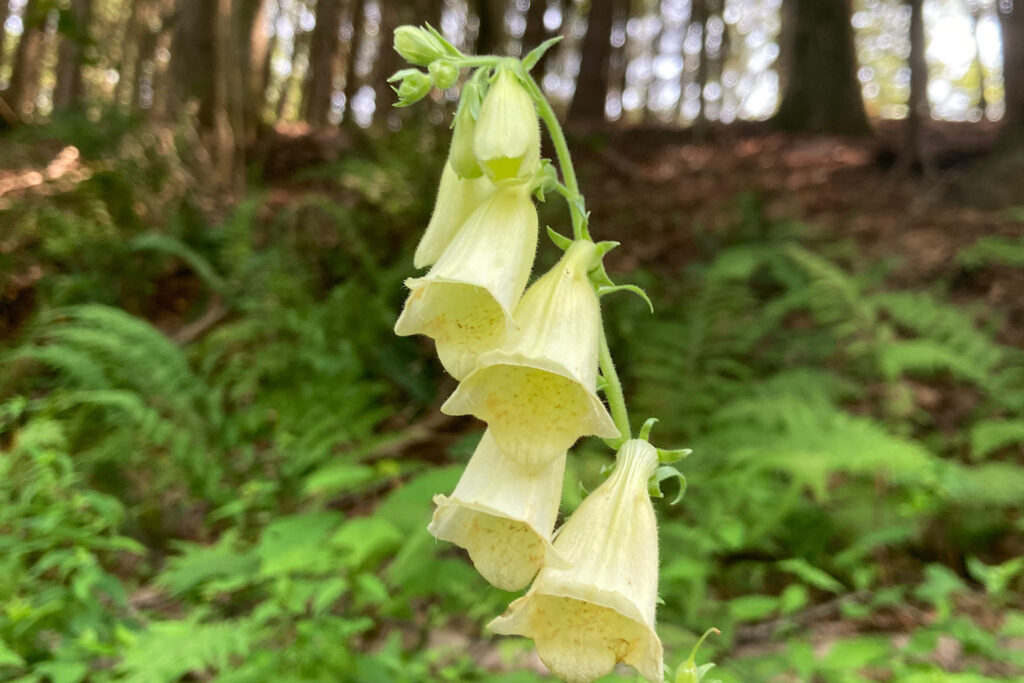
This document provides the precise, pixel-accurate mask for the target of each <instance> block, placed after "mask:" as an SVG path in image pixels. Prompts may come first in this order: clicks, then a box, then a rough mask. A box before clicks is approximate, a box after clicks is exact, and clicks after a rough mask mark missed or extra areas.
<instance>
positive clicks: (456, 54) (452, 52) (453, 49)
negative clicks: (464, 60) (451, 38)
mask: <svg viewBox="0 0 1024 683" xmlns="http://www.w3.org/2000/svg"><path fill="white" fill-rule="evenodd" d="M423 25H424V26H426V27H427V32H428V33H430V35H432V36H434V37H435V38H437V40H438V42H440V43H441V46H442V47H444V49H445V51H446V52H447V53H448V54H450V55H451V56H452V57H465V56H466V55H464V54H462V53H461V52H459V48H457V47H455V46H454V45H452V44H451V43H449V42H448V40H447V39H446V38H445V37H444V36H443V35H441V32H440V31H438V30H437V29H436V28H434V27H433V26H431V25H430V24H429V23H424V24H423Z"/></svg>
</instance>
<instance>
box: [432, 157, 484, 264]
mask: <svg viewBox="0 0 1024 683" xmlns="http://www.w3.org/2000/svg"><path fill="white" fill-rule="evenodd" d="M494 190H495V186H494V184H493V183H491V182H490V181H489V180H487V178H483V177H480V178H460V177H459V175H458V174H457V173H456V172H455V169H454V168H452V165H451V164H450V163H447V162H446V163H445V165H444V170H443V171H442V172H441V183H440V186H439V187H438V190H437V200H436V201H435V202H434V213H433V214H431V216H430V222H429V223H428V224H427V229H426V231H425V232H424V233H423V237H421V238H420V243H419V244H418V245H416V253H415V254H414V255H413V265H414V266H415V267H417V268H426V267H427V266H432V265H433V264H434V263H436V262H437V259H439V258H441V254H443V253H444V250H445V249H446V248H447V247H448V245H449V244H451V242H452V239H453V238H454V237H455V233H457V232H458V231H459V228H461V227H462V226H463V225H464V224H465V222H466V219H467V218H469V217H470V216H471V215H472V214H473V212H474V211H476V209H477V208H478V207H479V206H480V205H481V204H483V203H484V201H485V200H486V199H487V198H488V197H490V196H491V195H492V194H493V193H494Z"/></svg>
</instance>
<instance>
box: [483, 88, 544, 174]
mask: <svg viewBox="0 0 1024 683" xmlns="http://www.w3.org/2000/svg"><path fill="white" fill-rule="evenodd" d="M473 151H474V153H475V155H476V158H477V161H478V162H479V163H480V165H481V166H482V167H483V169H484V173H486V174H487V176H488V177H489V178H490V179H491V180H493V181H495V182H499V181H502V180H526V179H528V178H530V177H531V176H532V175H533V172H534V171H535V170H536V169H537V164H538V163H540V122H539V121H538V119H537V111H536V110H535V109H534V106H533V99H532V98H531V97H530V94H529V93H528V92H527V91H526V89H525V88H524V87H523V86H522V84H520V83H519V79H518V78H516V75H515V74H514V73H512V71H511V70H510V69H505V68H503V69H500V70H499V71H498V77H497V79H496V80H495V81H494V84H493V85H492V86H491V89H490V90H489V91H488V92H487V96H486V97H485V98H484V102H483V106H482V107H481V108H480V117H479V118H478V119H477V125H476V134H475V136H474V138H473Z"/></svg>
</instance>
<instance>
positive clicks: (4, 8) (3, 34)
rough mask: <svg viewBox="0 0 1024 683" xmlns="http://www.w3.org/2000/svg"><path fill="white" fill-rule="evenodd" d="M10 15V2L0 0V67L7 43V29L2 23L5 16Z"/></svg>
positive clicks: (4, 21) (4, 20)
mask: <svg viewBox="0 0 1024 683" xmlns="http://www.w3.org/2000/svg"><path fill="white" fill-rule="evenodd" d="M9 16H11V3H10V2H9V1H8V0H0V67H2V66H3V65H4V45H5V44H6V43H7V31H6V30H4V24H6V23H7V17H9Z"/></svg>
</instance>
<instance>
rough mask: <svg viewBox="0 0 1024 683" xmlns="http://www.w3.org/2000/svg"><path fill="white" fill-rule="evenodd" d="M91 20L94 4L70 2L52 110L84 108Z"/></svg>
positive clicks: (86, 0)
mask: <svg viewBox="0 0 1024 683" xmlns="http://www.w3.org/2000/svg"><path fill="white" fill-rule="evenodd" d="M2 1H3V0H0V2H2ZM91 20H92V0H71V4H70V6H69V9H68V11H67V13H66V14H64V15H62V17H61V27H60V28H61V39H60V45H59V47H58V48H57V84H56V86H55V87H54V91H53V108H54V109H55V110H57V111H63V110H67V109H75V108H78V107H81V106H82V99H83V94H84V92H83V88H82V68H83V66H84V61H85V49H86V47H87V46H88V45H89V42H90V39H89V23H90V22H91Z"/></svg>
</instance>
